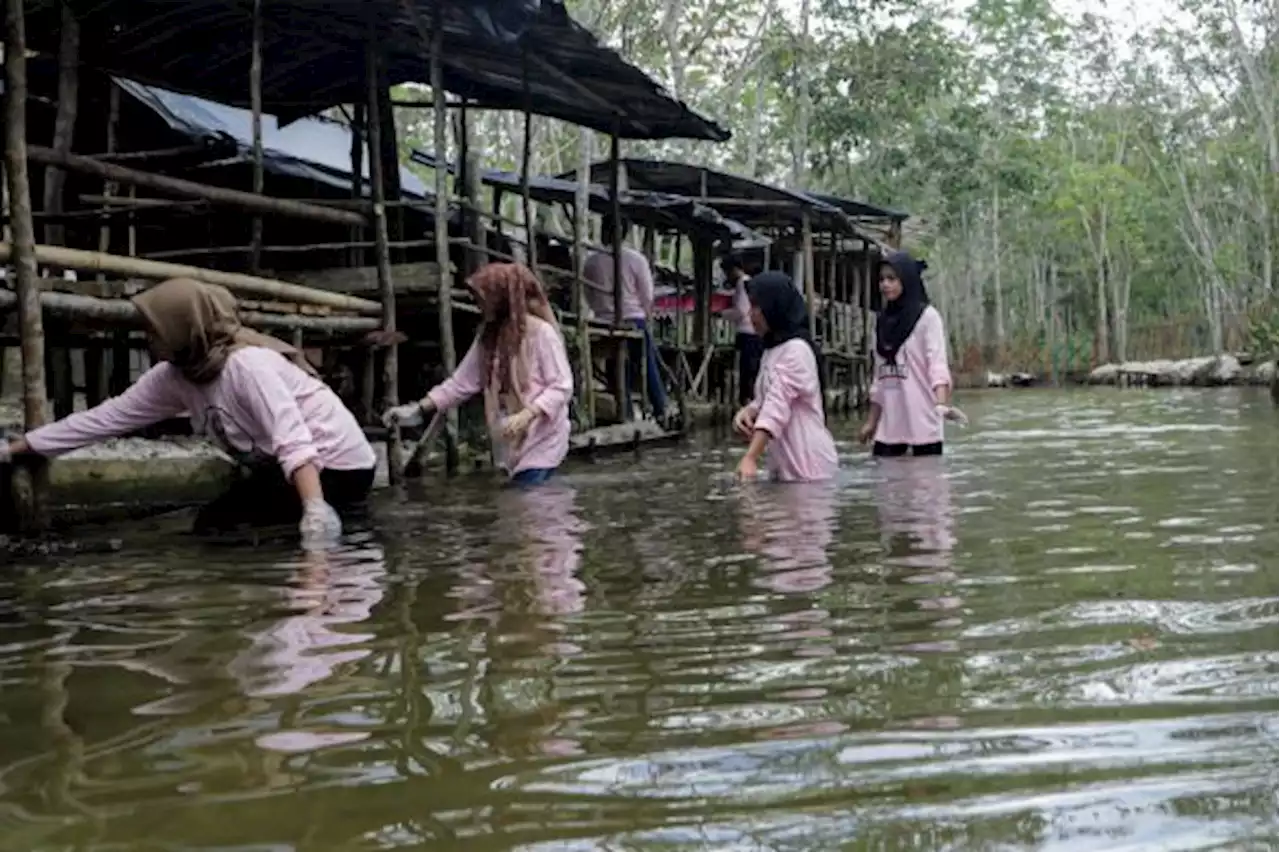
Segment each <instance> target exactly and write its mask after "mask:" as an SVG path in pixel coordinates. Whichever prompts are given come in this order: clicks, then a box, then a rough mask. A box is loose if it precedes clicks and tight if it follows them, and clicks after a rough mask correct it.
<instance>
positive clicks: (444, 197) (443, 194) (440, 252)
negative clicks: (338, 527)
mask: <svg viewBox="0 0 1280 852" xmlns="http://www.w3.org/2000/svg"><path fill="white" fill-rule="evenodd" d="M435 10H436V11H435V15H434V17H433V19H432V22H431V100H432V112H433V115H432V118H433V121H432V136H433V139H432V141H433V143H434V146H435V149H436V168H435V191H436V209H435V226H436V228H435V230H436V266H437V268H438V271H439V273H440V290H439V296H438V298H437V299H436V304H437V305H438V306H439V311H440V356H441V358H442V359H443V361H444V370H445V372H446V373H447V374H449V375H452V374H453V371H454V370H456V369H458V353H457V351H456V349H455V348H454V343H453V270H452V268H451V267H450V263H449V180H448V178H449V173H448V164H449V140H448V136H447V135H446V133H445V129H446V123H447V121H448V113H447V111H446V110H447V105H446V103H445V91H444V64H443V62H442V59H443V56H444V20H443V18H442V12H441V8H440V4H439V3H437V4H436V7H435ZM444 448H445V462H444V464H445V473H446V475H448V476H453V475H454V474H455V473H457V472H458V412H457V411H450V412H449V414H448V416H447V418H446V420H445V447H444Z"/></svg>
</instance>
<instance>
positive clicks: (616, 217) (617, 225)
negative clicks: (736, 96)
mask: <svg viewBox="0 0 1280 852" xmlns="http://www.w3.org/2000/svg"><path fill="white" fill-rule="evenodd" d="M618 133H619V128H618V122H616V121H615V122H614V126H613V133H612V134H610V136H609V216H610V218H611V219H612V220H613V234H612V237H611V239H610V249H611V250H612V252H613V327H614V329H615V330H621V329H622V198H621V197H620V190H619V186H618V183H619V179H620V178H621V175H620V174H619V171H620V170H621V168H622V145H621V141H620V139H619V138H618ZM614 350H615V351H616V353H617V355H616V362H617V363H616V364H615V365H614V386H615V387H616V388H617V394H618V399H617V416H618V422H620V423H625V422H626V419H627V418H626V414H627V412H629V411H630V409H631V389H630V388H629V387H628V385H627V338H625V337H623V336H621V335H618V336H617V338H616V340H615V346H614Z"/></svg>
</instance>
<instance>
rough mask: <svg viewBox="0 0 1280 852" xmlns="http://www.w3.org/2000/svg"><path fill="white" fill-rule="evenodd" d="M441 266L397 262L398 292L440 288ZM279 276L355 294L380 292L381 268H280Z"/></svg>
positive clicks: (393, 271)
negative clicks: (299, 270)
mask: <svg viewBox="0 0 1280 852" xmlns="http://www.w3.org/2000/svg"><path fill="white" fill-rule="evenodd" d="M438 270H439V267H438V266H437V265H436V264H434V263H398V264H394V265H393V266H392V267H391V278H392V280H393V281H394V282H395V289H396V294H397V295H399V294H401V293H424V294H425V293H431V294H438V293H439V291H440V274H439V271H438ZM274 274H276V275H277V276H278V277H280V278H282V279H284V280H288V281H292V282H294V283H296V284H302V285H303V286H306V287H311V288H313V289H316V290H327V291H329V292H331V293H345V294H350V295H355V294H359V293H378V292H379V285H378V269H377V267H376V266H355V267H346V268H334V269H318V270H314V271H309V272H280V273H274Z"/></svg>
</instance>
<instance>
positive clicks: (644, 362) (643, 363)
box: [636, 227, 657, 414]
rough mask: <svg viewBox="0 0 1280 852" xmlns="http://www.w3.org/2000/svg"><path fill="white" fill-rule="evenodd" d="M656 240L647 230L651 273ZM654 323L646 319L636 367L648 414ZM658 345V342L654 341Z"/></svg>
mask: <svg viewBox="0 0 1280 852" xmlns="http://www.w3.org/2000/svg"><path fill="white" fill-rule="evenodd" d="M655 238H656V235H655V234H654V232H653V228H652V227H649V228H645V230H644V236H643V237H642V238H641V239H642V245H643V246H644V259H645V262H646V263H648V264H649V270H650V273H653V272H655V271H656V270H657V252H656V251H655V242H654V241H655ZM652 321H653V317H651V316H649V317H645V328H646V329H647V333H646V334H645V335H644V336H643V337H641V338H640V363H639V364H638V365H636V371H637V372H638V373H639V374H640V410H641V411H643V412H645V413H646V414H650V413H652V412H653V400H651V399H650V398H649V339H650V338H651V337H653V329H652V328H650V327H649V324H650V323H651V322H652ZM654 345H655V346H656V345H657V341H656V340H655V341H654Z"/></svg>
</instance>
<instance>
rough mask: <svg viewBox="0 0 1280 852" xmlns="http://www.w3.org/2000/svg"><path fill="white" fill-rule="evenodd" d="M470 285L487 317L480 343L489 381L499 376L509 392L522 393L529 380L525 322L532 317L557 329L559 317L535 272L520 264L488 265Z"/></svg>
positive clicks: (473, 276) (482, 268) (479, 271)
mask: <svg viewBox="0 0 1280 852" xmlns="http://www.w3.org/2000/svg"><path fill="white" fill-rule="evenodd" d="M467 284H468V285H469V286H470V287H471V289H472V290H473V291H474V292H475V294H476V299H477V301H479V302H480V307H481V309H482V310H483V311H484V316H485V322H484V326H483V327H482V328H481V329H480V342H481V345H482V346H484V353H485V362H486V366H487V367H488V369H487V370H486V381H489V380H491V379H492V377H494V376H497V377H498V378H499V381H500V382H501V383H504V384H505V383H510V385H511V387H509V390H511V391H514V392H516V393H520V392H522V391H523V390H524V384H525V382H526V381H527V380H528V373H527V370H526V368H525V365H524V364H523V363H522V359H521V358H520V347H521V344H522V343H523V342H524V336H525V330H526V328H527V326H528V323H527V321H526V318H527V317H528V315H529V314H533V315H534V316H536V317H539V318H540V319H543V320H545V321H547V322H549V323H551V325H552V326H555V325H556V316H555V314H554V313H553V312H552V310H551V303H550V302H548V301H547V295H546V293H545V292H544V291H543V289H542V284H541V283H539V281H538V278H537V276H536V275H534V274H533V270H531V269H529V267H527V266H525V265H524V264H520V263H490V264H486V265H485V266H482V267H480V269H478V270H477V271H476V273H475V274H474V275H472V276H471V278H470V279H468V280H467Z"/></svg>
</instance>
